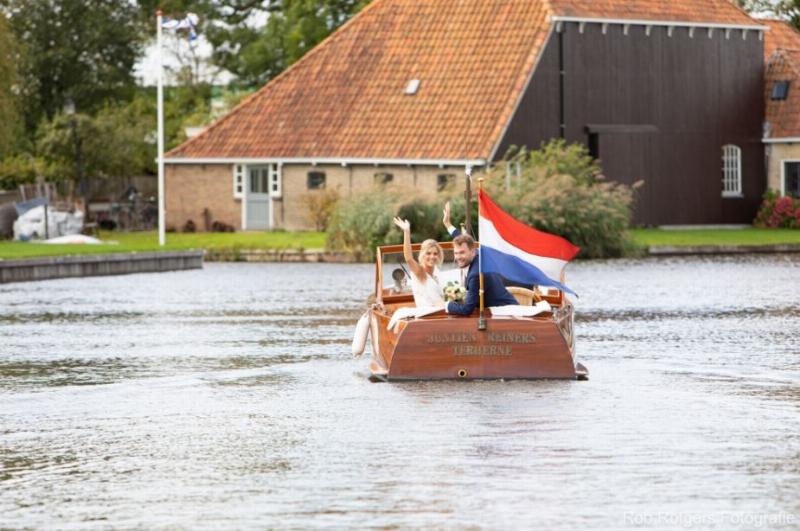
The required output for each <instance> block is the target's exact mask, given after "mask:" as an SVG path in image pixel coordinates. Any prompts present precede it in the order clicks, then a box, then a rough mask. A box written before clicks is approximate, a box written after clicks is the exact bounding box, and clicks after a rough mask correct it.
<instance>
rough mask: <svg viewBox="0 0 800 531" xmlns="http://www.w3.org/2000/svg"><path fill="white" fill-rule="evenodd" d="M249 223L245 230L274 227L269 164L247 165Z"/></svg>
mask: <svg viewBox="0 0 800 531" xmlns="http://www.w3.org/2000/svg"><path fill="white" fill-rule="evenodd" d="M246 197H247V199H246V201H247V220H246V221H247V223H246V225H245V230H268V229H270V228H272V212H270V208H271V207H272V201H270V198H269V166H267V165H265V166H248V167H247V194H246Z"/></svg>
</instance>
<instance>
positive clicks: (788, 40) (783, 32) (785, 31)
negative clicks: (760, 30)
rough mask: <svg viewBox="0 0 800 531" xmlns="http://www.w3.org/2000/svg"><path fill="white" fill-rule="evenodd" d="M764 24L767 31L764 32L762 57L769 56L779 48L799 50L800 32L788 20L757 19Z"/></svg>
mask: <svg viewBox="0 0 800 531" xmlns="http://www.w3.org/2000/svg"><path fill="white" fill-rule="evenodd" d="M757 22H760V23H762V24H764V25H766V26H769V31H767V32H765V33H764V57H765V58H767V59H769V57H770V56H771V55H772V54H773V53H775V51H776V50H778V49H779V48H783V49H787V50H800V32H798V31H797V29H795V27H794V26H792V25H791V24H790V23H789V22H786V21H785V20H776V19H762V20H758V21H757Z"/></svg>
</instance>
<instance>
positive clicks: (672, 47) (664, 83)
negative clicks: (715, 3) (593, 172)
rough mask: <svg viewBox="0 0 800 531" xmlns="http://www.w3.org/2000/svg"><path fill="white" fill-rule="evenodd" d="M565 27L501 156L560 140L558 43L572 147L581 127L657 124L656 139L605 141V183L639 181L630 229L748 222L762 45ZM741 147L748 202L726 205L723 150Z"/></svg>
mask: <svg viewBox="0 0 800 531" xmlns="http://www.w3.org/2000/svg"><path fill="white" fill-rule="evenodd" d="M667 31H668V30H667V28H666V27H652V28H651V31H650V35H649V36H647V35H646V34H645V28H644V27H643V26H633V25H632V26H630V27H629V30H628V35H625V34H624V33H623V27H622V26H621V25H609V26H608V27H607V31H606V34H603V32H602V26H601V25H599V24H586V25H585V27H584V32H583V34H581V33H580V32H579V30H578V24H577V23H567V24H564V26H563V31H562V33H561V34H560V35H559V34H558V33H556V32H553V33H552V34H551V37H550V39H549V41H548V42H547V44H546V46H545V49H544V51H543V54H542V56H541V58H540V60H539V64H538V67H537V69H536V71H535V73H534V76H533V78H532V79H531V82H530V84H529V87H528V90H527V91H526V93H525V94H524V96H523V99H522V101H521V102H520V106H519V108H518V110H517V112H516V114H515V116H514V118H513V119H512V121H511V123H510V124H509V128H508V130H507V132H506V135H505V137H504V139H503V141H502V142H501V145H500V148H499V149H498V153H497V156H498V158H502V156H503V154H504V153H505V151H506V150H507V149H508V148H509V146H511V145H526V146H528V147H538V146H539V145H540V144H541V143H542V142H543V141H546V140H548V139H550V138H553V137H557V136H559V114H560V111H559V109H560V103H559V98H560V87H559V76H558V68H559V42H558V41H559V38H561V39H562V46H563V61H564V70H565V75H564V84H563V106H564V114H565V124H566V129H565V136H566V139H567V140H568V141H569V142H583V143H587V142H588V135H587V132H586V126H587V125H588V124H602V125H653V126H655V127H656V128H657V132H655V133H642V132H628V133H602V132H601V133H600V134H599V155H600V160H601V163H602V166H603V170H604V174H605V175H606V177H608V178H609V179H613V180H617V181H620V182H624V183H628V184H630V183H633V182H635V181H637V180H639V179H642V180H644V181H645V185H644V187H642V188H640V189H639V191H638V192H637V201H636V205H635V213H634V218H635V222H636V223H639V224H647V225H664V224H709V223H750V222H751V221H752V219H753V217H754V215H755V212H756V209H757V207H758V204H759V202H760V198H761V195H762V193H763V192H764V189H765V186H766V176H765V174H766V172H765V167H764V149H763V145H762V144H761V127H762V122H763V112H764V111H763V108H764V105H763V43H762V42H761V41H759V39H758V34H757V33H755V32H753V31H750V32H748V35H747V38H746V39H742V32H741V30H732V31H731V32H730V38H728V39H726V38H725V31H724V30H719V29H717V30H714V32H713V34H712V36H711V38H709V36H708V30H707V29H702V28H697V29H695V31H694V35H693V37H690V36H689V29H688V28H674V29H673V33H672V36H671V37H670V36H668V34H667ZM728 143H731V144H735V145H737V146H739V147H740V148H742V187H743V193H744V198H740V199H734V198H723V197H722V146H723V145H724V144H728Z"/></svg>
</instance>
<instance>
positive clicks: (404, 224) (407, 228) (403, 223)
mask: <svg viewBox="0 0 800 531" xmlns="http://www.w3.org/2000/svg"><path fill="white" fill-rule="evenodd" d="M394 224H395V225H397V226H398V227H400V230H402V231H403V232H411V223H410V222H409V221H408V220H407V219H400V218H394Z"/></svg>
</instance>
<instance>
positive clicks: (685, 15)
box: [549, 0, 758, 26]
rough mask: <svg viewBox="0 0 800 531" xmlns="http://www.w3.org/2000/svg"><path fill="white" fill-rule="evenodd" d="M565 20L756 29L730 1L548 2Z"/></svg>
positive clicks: (582, 0)
mask: <svg viewBox="0 0 800 531" xmlns="http://www.w3.org/2000/svg"><path fill="white" fill-rule="evenodd" d="M549 2H550V4H551V5H552V9H553V12H554V13H555V14H556V15H560V16H565V17H580V18H603V19H624V20H652V21H662V22H693V23H704V22H705V23H713V24H731V25H741V26H756V25H758V24H757V23H756V21H754V20H753V19H752V18H750V15H748V14H747V13H746V12H745V11H744V10H742V9H740V8H738V7H737V6H735V5H734V4H733V3H732V2H731V0H549Z"/></svg>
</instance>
